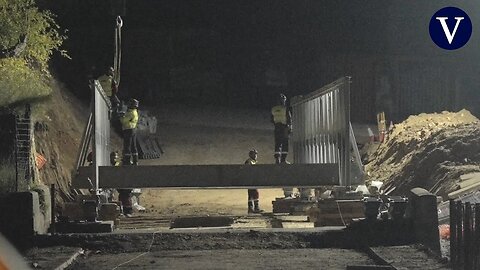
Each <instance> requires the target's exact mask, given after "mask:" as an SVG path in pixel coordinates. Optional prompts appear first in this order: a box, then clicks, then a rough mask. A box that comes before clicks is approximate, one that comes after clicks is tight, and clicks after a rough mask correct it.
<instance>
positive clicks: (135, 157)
mask: <svg viewBox="0 0 480 270" xmlns="http://www.w3.org/2000/svg"><path fill="white" fill-rule="evenodd" d="M132 157H133V165H135V166H137V165H138V153H134V154H133V155H132Z"/></svg>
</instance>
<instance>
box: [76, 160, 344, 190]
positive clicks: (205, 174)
mask: <svg viewBox="0 0 480 270" xmlns="http://www.w3.org/2000/svg"><path fill="white" fill-rule="evenodd" d="M92 175H93V168H92V167H81V168H80V169H79V171H78V174H77V175H76V176H75V177H74V179H73V182H72V187H73V188H91V185H90V184H89V182H88V178H90V179H91V176H92ZM99 180H100V181H99V187H100V188H187V189H189V188H253V187H259V188H267V187H268V188H270V187H317V186H325V185H338V184H339V179H338V164H259V165H254V166H252V165H171V166H120V167H111V166H106V167H99Z"/></svg>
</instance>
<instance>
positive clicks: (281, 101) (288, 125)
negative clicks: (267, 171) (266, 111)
mask: <svg viewBox="0 0 480 270" xmlns="http://www.w3.org/2000/svg"><path fill="white" fill-rule="evenodd" d="M271 121H272V123H273V124H274V125H275V132H274V135H275V153H274V158H275V163H276V164H280V163H288V161H287V155H288V139H289V136H290V133H291V132H292V113H291V111H290V109H289V108H288V106H287V97H286V96H285V95H284V94H280V95H279V96H278V104H277V105H276V106H273V107H272V114H271ZM283 193H284V195H285V198H292V197H293V189H292V188H284V189H283Z"/></svg>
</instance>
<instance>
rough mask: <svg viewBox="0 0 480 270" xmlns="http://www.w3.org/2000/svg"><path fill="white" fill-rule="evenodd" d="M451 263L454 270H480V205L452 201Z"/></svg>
mask: <svg viewBox="0 0 480 270" xmlns="http://www.w3.org/2000/svg"><path fill="white" fill-rule="evenodd" d="M450 262H451V265H452V268H453V269H480V203H475V204H471V203H470V202H465V203H462V202H461V201H454V200H450Z"/></svg>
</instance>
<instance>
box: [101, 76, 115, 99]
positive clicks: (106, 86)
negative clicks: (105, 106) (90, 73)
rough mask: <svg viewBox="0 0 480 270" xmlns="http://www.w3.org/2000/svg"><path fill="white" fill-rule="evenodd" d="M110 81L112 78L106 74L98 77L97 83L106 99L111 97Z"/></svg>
mask: <svg viewBox="0 0 480 270" xmlns="http://www.w3.org/2000/svg"><path fill="white" fill-rule="evenodd" d="M112 81H113V77H112V76H108V75H107V74H105V75H102V76H100V77H98V82H99V83H100V85H101V86H102V89H103V92H105V94H106V95H107V97H111V96H112Z"/></svg>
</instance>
